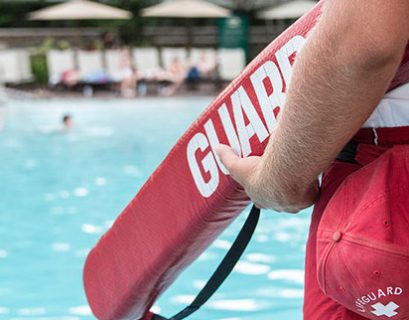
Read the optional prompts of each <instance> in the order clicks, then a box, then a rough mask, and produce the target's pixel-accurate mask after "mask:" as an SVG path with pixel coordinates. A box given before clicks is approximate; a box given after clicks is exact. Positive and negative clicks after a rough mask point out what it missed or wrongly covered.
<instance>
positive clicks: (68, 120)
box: [62, 114, 74, 130]
mask: <svg viewBox="0 0 409 320" xmlns="http://www.w3.org/2000/svg"><path fill="white" fill-rule="evenodd" d="M62 123H63V126H64V130H69V129H71V128H72V127H73V125H74V124H73V121H72V116H71V115H70V114H66V115H64V116H63V118H62Z"/></svg>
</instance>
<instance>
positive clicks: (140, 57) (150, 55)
mask: <svg viewBox="0 0 409 320" xmlns="http://www.w3.org/2000/svg"><path fill="white" fill-rule="evenodd" d="M132 55H133V62H134V64H135V67H136V69H137V70H138V73H139V74H140V75H141V77H144V78H148V79H149V78H152V77H153V76H154V75H155V74H156V73H157V72H159V70H160V69H161V67H160V63H159V51H158V49H156V48H135V49H134V50H133V51H132Z"/></svg>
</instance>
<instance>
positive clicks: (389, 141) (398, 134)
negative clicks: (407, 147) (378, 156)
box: [352, 126, 409, 147]
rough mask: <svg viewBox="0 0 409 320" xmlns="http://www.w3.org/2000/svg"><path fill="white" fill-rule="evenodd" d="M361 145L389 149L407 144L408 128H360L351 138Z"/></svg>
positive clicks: (408, 138) (408, 141)
mask: <svg viewBox="0 0 409 320" xmlns="http://www.w3.org/2000/svg"><path fill="white" fill-rule="evenodd" d="M352 139H353V140H355V141H357V142H361V143H368V144H374V145H379V146H385V147H389V146H392V145H396V144H409V126H405V127H394V128H362V129H360V130H359V131H358V133H357V134H356V135H355V136H354V137H353V138H352Z"/></svg>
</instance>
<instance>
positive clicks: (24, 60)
mask: <svg viewBox="0 0 409 320" xmlns="http://www.w3.org/2000/svg"><path fill="white" fill-rule="evenodd" d="M32 78H33V76H32V73H31V64H30V54H29V52H28V50H26V49H13V50H1V51H0V81H1V82H6V83H23V82H27V81H30V80H32Z"/></svg>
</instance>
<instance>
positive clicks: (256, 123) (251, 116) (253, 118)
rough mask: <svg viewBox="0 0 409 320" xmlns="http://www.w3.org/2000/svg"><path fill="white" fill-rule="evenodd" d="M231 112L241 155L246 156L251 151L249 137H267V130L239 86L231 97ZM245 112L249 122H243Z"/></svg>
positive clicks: (245, 93) (244, 91)
mask: <svg viewBox="0 0 409 320" xmlns="http://www.w3.org/2000/svg"><path fill="white" fill-rule="evenodd" d="M231 100H232V104H233V114H234V120H235V122H236V128H237V132H238V136H239V140H240V145H241V151H242V156H243V157H247V156H248V155H249V154H250V153H251V147H250V139H251V138H252V137H253V136H254V135H257V137H258V139H259V141H260V142H263V141H264V140H265V139H267V138H268V132H267V130H266V128H265V126H264V124H263V122H262V121H261V119H260V117H259V115H258V113H257V111H256V109H255V108H254V105H253V104H252V103H251V100H250V98H249V96H248V95H247V92H246V90H244V88H243V87H242V86H240V87H239V88H238V89H237V91H236V92H235V93H233V95H232V97H231ZM243 112H244V113H245V114H246V116H247V118H248V120H249V124H248V125H247V126H246V125H245V123H244V115H243Z"/></svg>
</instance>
